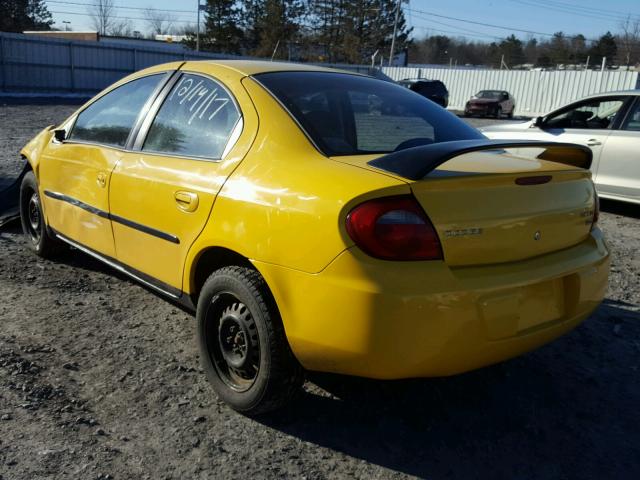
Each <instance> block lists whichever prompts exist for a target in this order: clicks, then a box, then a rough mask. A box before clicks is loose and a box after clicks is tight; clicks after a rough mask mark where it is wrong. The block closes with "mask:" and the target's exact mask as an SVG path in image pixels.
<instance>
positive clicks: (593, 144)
mask: <svg viewBox="0 0 640 480" xmlns="http://www.w3.org/2000/svg"><path fill="white" fill-rule="evenodd" d="M598 145H602V142H601V141H600V140H598V139H596V138H590V139H589V140H587V147H597V146H598Z"/></svg>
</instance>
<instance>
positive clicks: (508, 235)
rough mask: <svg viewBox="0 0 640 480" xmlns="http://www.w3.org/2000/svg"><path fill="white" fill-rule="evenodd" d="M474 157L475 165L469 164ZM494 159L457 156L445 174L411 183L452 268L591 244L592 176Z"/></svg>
mask: <svg viewBox="0 0 640 480" xmlns="http://www.w3.org/2000/svg"><path fill="white" fill-rule="evenodd" d="M471 156H473V157H474V158H473V161H471V162H465V157H471ZM492 156H493V157H495V155H492V154H489V153H475V154H468V155H465V156H463V157H458V158H457V159H454V160H452V161H451V162H449V163H447V165H446V170H445V169H444V168H439V169H437V170H436V171H434V172H433V173H432V174H430V175H428V177H427V178H425V179H424V180H420V181H415V182H413V183H411V190H412V191H413V193H414V195H415V197H416V198H417V200H418V201H419V202H420V204H421V205H422V207H423V208H424V210H425V211H426V212H427V215H429V218H431V221H432V222H433V225H434V227H435V228H436V230H437V231H438V235H439V236H440V241H441V243H442V249H443V252H444V258H445V261H446V262H447V263H448V264H449V265H451V266H458V265H460V266H462V265H481V264H490V263H502V262H512V261H517V260H522V259H526V258H530V257H535V256H538V255H543V254H545V253H549V252H553V251H557V250H562V249H564V248H568V247H571V246H573V245H576V244H578V243H580V242H582V241H584V240H585V239H586V238H587V237H588V235H589V232H590V230H591V221H592V218H593V208H594V190H593V184H592V182H591V179H590V174H589V172H588V171H584V170H577V169H572V168H570V167H567V166H564V165H559V164H557V163H553V162H548V161H544V160H525V159H518V158H515V157H511V158H505V155H501V157H502V158H501V159H500V161H499V160H496V159H495V158H490V157H492ZM481 157H489V158H485V159H482V158H481ZM500 163H503V165H502V167H501V166H500ZM483 165H484V168H483V167H482V166H483ZM529 182H532V184H529ZM538 182H540V183H538Z"/></svg>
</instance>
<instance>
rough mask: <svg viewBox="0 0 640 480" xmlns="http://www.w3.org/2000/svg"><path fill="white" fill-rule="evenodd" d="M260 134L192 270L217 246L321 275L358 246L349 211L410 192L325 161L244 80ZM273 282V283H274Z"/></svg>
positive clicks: (195, 250)
mask: <svg viewBox="0 0 640 480" xmlns="http://www.w3.org/2000/svg"><path fill="white" fill-rule="evenodd" d="M242 83H243V86H244V87H245V88H246V90H247V92H248V93H249V95H250V97H251V98H252V100H253V103H254V104H255V108H256V111H257V112H258V117H259V129H258V134H257V136H256V139H255V141H254V143H253V146H252V148H251V150H250V152H249V153H248V154H247V156H246V157H245V159H244V160H243V162H242V163H241V164H240V165H239V166H238V168H237V169H236V170H235V171H234V172H233V174H232V175H231V176H230V177H229V179H228V180H227V181H226V183H225V184H224V186H223V187H222V189H221V190H220V192H219V194H218V197H217V199H216V201H215V204H214V207H213V210H212V213H211V216H210V218H209V221H208V223H207V225H206V227H205V228H204V230H203V232H202V234H201V235H200V237H199V238H198V239H197V240H196V242H195V244H194V245H193V247H192V249H191V252H190V255H189V258H188V259H187V265H188V266H189V267H190V268H188V269H187V271H188V273H187V275H188V278H185V282H184V285H185V286H186V285H189V292H190V293H191V292H193V291H194V274H195V272H194V270H195V268H194V265H195V263H196V262H197V259H198V257H199V256H200V255H201V254H202V253H203V252H204V251H206V250H207V249H208V248H210V247H224V248H228V249H230V250H233V251H235V252H237V253H239V254H241V255H243V256H245V257H246V258H248V259H250V260H252V261H259V262H262V263H269V264H275V265H280V266H285V267H288V268H291V269H296V270H301V271H304V272H309V273H315V272H319V271H320V270H322V269H323V268H324V267H325V266H326V265H328V264H329V262H331V260H332V259H334V258H335V257H336V256H337V255H338V254H340V252H342V251H343V250H344V249H345V248H347V247H349V246H350V245H352V242H351V240H350V238H349V237H348V235H347V234H346V231H345V229H344V219H345V217H346V213H347V212H348V211H349V209H350V208H351V207H352V206H355V204H357V203H359V202H360V201H364V200H365V199H367V198H373V197H376V196H384V195H395V194H400V193H409V191H410V190H409V187H408V185H407V183H406V182H403V181H401V180H398V179H394V178H392V177H390V176H387V175H384V174H380V173H377V172H373V171H370V170H366V169H363V168H359V167H356V166H352V165H347V164H343V163H338V162H334V161H331V160H330V159H328V158H326V157H324V156H322V155H321V154H320V153H319V152H318V151H317V150H316V149H315V148H314V147H313V145H312V144H311V143H310V142H309V140H308V139H307V138H306V137H305V135H304V133H303V132H302V131H301V130H300V128H299V127H298V126H297V125H296V123H295V122H294V121H293V120H292V119H291V117H290V116H289V115H288V113H287V112H286V111H284V110H283V108H282V107H281V106H280V105H279V104H278V103H277V102H276V101H275V100H274V99H273V98H272V97H271V95H270V94H268V93H267V92H266V91H265V90H264V89H263V87H261V86H260V85H259V84H258V83H257V82H255V81H254V80H253V79H251V78H245V79H244V81H243V82H242ZM267 281H268V279H267Z"/></svg>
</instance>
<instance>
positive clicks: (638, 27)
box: [618, 16, 640, 66]
mask: <svg viewBox="0 0 640 480" xmlns="http://www.w3.org/2000/svg"><path fill="white" fill-rule="evenodd" d="M620 28H621V30H622V33H621V34H620V35H618V43H619V46H620V50H621V52H620V53H622V60H623V61H624V63H625V65H627V66H629V65H630V64H631V63H632V60H635V61H636V62H637V61H638V60H640V58H639V57H640V54H639V51H640V18H637V17H636V18H633V19H632V18H631V16H629V17H627V19H626V20H625V21H624V22H621V23H620Z"/></svg>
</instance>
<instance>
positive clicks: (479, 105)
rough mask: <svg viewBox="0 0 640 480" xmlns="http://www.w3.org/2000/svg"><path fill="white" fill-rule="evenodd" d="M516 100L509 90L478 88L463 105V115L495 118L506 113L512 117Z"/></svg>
mask: <svg viewBox="0 0 640 480" xmlns="http://www.w3.org/2000/svg"><path fill="white" fill-rule="evenodd" d="M515 109H516V102H515V101H514V99H513V97H512V96H511V94H510V93H509V92H505V91H504V90H480V91H479V92H478V93H476V94H475V95H474V96H473V97H471V100H469V101H468V102H467V104H466V106H465V107H464V114H465V115H479V116H481V117H488V116H493V117H496V118H500V117H502V115H506V116H507V118H513V112H514V111H515Z"/></svg>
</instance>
